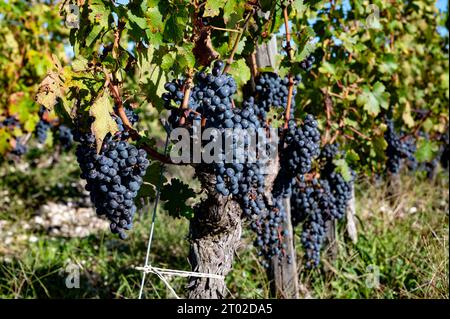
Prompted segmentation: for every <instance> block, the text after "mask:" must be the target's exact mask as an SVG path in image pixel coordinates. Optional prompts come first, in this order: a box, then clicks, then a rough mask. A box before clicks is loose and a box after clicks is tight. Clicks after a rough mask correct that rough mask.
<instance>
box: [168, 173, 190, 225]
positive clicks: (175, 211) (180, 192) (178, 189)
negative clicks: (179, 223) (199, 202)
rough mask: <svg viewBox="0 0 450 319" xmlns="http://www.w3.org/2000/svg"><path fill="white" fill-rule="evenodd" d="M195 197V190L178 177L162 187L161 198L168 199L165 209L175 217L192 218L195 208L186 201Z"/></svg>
mask: <svg viewBox="0 0 450 319" xmlns="http://www.w3.org/2000/svg"><path fill="white" fill-rule="evenodd" d="M193 197H195V192H194V190H193V189H192V188H190V187H189V185H187V184H185V183H183V182H182V181H180V180H179V179H177V178H172V180H171V181H170V184H166V185H164V186H163V187H162V189H161V200H163V201H166V203H165V204H164V209H165V210H167V211H168V212H169V215H171V216H173V217H175V218H180V217H186V218H188V219H189V218H192V216H193V215H194V210H193V208H192V207H191V206H188V205H186V201H187V200H188V199H190V198H193Z"/></svg>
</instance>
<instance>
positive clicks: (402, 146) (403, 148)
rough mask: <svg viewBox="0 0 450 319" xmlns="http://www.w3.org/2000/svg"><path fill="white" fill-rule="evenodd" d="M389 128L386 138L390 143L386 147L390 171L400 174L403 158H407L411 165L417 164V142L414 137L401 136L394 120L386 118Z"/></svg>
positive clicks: (387, 164)
mask: <svg viewBox="0 0 450 319" xmlns="http://www.w3.org/2000/svg"><path fill="white" fill-rule="evenodd" d="M386 124H387V130H386V132H385V134H384V138H385V140H386V142H387V144H388V146H387V148H386V156H387V163H386V167H387V170H388V172H390V173H392V174H398V173H399V172H400V168H401V164H402V160H404V159H406V160H407V161H408V162H409V163H410V164H409V165H410V166H412V167H415V165H416V158H415V152H416V143H415V139H414V138H401V137H400V135H399V134H398V133H397V132H396V131H395V128H394V122H393V121H392V120H391V119H387V120H386Z"/></svg>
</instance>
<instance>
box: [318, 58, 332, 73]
mask: <svg viewBox="0 0 450 319" xmlns="http://www.w3.org/2000/svg"><path fill="white" fill-rule="evenodd" d="M319 72H320V73H323V74H331V75H336V68H335V66H334V64H331V63H329V62H327V61H324V62H322V64H321V66H320V68H319Z"/></svg>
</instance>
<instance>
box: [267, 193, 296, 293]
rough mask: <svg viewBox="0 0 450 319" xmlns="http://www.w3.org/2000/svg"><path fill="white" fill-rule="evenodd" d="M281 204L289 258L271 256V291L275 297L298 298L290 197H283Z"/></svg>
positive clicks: (286, 251)
mask: <svg viewBox="0 0 450 319" xmlns="http://www.w3.org/2000/svg"><path fill="white" fill-rule="evenodd" d="M283 206H284V209H285V211H286V222H285V224H284V225H283V228H284V229H287V230H288V232H289V234H288V235H287V236H284V237H283V240H284V244H285V245H286V249H285V253H286V256H291V259H290V261H288V259H287V258H283V259H282V260H281V261H279V260H278V257H273V260H272V265H271V267H270V270H269V278H270V279H271V290H272V293H273V294H274V295H275V297H276V298H283V299H298V298H299V287H298V274H297V262H296V254H295V246H294V237H293V236H294V233H293V228H292V223H291V205H290V198H287V199H284V201H283Z"/></svg>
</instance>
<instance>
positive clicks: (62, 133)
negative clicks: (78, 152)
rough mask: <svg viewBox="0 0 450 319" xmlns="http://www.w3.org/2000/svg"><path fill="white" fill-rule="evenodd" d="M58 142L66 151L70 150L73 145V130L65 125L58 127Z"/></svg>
mask: <svg viewBox="0 0 450 319" xmlns="http://www.w3.org/2000/svg"><path fill="white" fill-rule="evenodd" d="M57 135H58V140H59V142H60V143H61V145H62V147H63V148H64V149H66V150H67V149H70V148H71V147H72V145H73V134H72V130H71V129H70V128H69V127H67V126H65V125H60V126H59V127H58V133H57Z"/></svg>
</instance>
